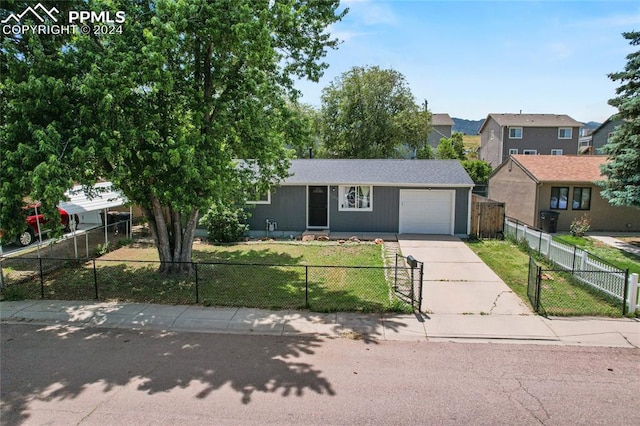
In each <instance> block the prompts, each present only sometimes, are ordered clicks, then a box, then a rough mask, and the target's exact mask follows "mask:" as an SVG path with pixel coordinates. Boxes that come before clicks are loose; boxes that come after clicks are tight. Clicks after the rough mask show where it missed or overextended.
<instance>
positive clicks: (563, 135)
mask: <svg viewBox="0 0 640 426" xmlns="http://www.w3.org/2000/svg"><path fill="white" fill-rule="evenodd" d="M572 135H573V129H572V128H571V127H560V128H559V129H558V139H571V136H572Z"/></svg>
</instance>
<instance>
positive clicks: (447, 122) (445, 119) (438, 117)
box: [431, 114, 455, 126]
mask: <svg viewBox="0 0 640 426" xmlns="http://www.w3.org/2000/svg"><path fill="white" fill-rule="evenodd" d="M431 124H433V125H434V126H453V125H454V124H455V123H454V122H453V120H452V119H451V117H450V116H449V114H431Z"/></svg>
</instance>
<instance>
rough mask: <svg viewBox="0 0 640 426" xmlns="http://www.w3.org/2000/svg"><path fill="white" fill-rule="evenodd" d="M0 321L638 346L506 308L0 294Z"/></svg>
mask: <svg viewBox="0 0 640 426" xmlns="http://www.w3.org/2000/svg"><path fill="white" fill-rule="evenodd" d="M0 320H1V321H2V322H3V323H31V324H38V325H42V326H45V327H52V326H53V327H60V328H65V327H95V328H116V329H117V328H122V329H137V330H165V331H167V332H181V331H182V332H197V333H238V334H260V335H278V336H298V335H300V336H302V335H310V334H312V335H318V336H324V337H327V338H349V339H363V340H365V341H382V340H388V341H391V340H396V341H425V342H427V341H430V342H494V343H495V342H502V343H527V344H548V345H579V346H607V347H623V348H639V347H640V333H639V332H640V323H639V322H638V321H636V320H632V319H596V318H576V319H568V318H562V319H560V318H542V317H540V316H537V315H511V314H495V313H493V314H491V315H474V314H452V313H445V314H428V315H398V314H357V313H331V314H323V313H314V312H306V311H266V310H259V309H246V308H210V307H202V306H182V305H179V306H176V305H151V304H138V303H99V302H96V303H92V302H74V301H52V300H38V301H35V300H25V301H15V302H0Z"/></svg>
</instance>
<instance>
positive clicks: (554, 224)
mask: <svg viewBox="0 0 640 426" xmlns="http://www.w3.org/2000/svg"><path fill="white" fill-rule="evenodd" d="M558 216H560V213H558V212H554V211H551V210H542V211H541V212H540V227H541V228H542V230H543V231H544V232H548V233H550V234H555V232H556V230H557V229H558Z"/></svg>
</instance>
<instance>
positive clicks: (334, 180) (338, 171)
mask: <svg viewBox="0 0 640 426" xmlns="http://www.w3.org/2000/svg"><path fill="white" fill-rule="evenodd" d="M289 172H290V173H291V176H289V177H288V178H286V179H285V180H284V182H283V184H284V185H309V184H325V185H339V184H372V185H425V186H466V187H472V186H473V185H474V183H473V180H471V178H470V177H469V175H468V174H467V172H466V171H465V170H464V168H463V167H462V165H461V164H460V162H459V161H457V160H346V159H340V160H329V159H326V160H325V159H311V160H307V159H297V160H292V161H291V167H290V169H289Z"/></svg>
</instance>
